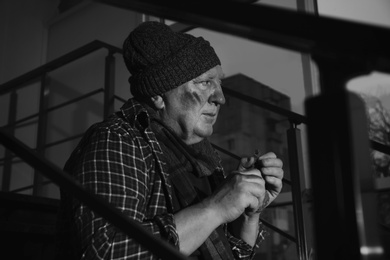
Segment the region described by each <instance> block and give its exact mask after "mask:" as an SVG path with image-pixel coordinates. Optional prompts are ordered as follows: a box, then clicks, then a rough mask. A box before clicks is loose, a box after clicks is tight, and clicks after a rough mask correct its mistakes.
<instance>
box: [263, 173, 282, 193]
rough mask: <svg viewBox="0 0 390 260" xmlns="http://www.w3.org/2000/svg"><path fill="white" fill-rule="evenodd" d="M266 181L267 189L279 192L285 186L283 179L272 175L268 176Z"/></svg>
mask: <svg viewBox="0 0 390 260" xmlns="http://www.w3.org/2000/svg"><path fill="white" fill-rule="evenodd" d="M264 179H265V182H266V183H267V186H266V187H267V190H268V191H270V192H273V191H276V192H277V193H279V192H280V191H281V190H282V188H283V182H282V180H281V179H279V178H276V177H272V176H266V177H265V178H264Z"/></svg>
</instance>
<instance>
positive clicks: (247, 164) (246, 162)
mask: <svg viewBox="0 0 390 260" xmlns="http://www.w3.org/2000/svg"><path fill="white" fill-rule="evenodd" d="M254 164H255V158H254V157H253V156H251V157H244V158H241V160H240V167H239V170H241V171H243V170H245V169H249V168H252V167H253V165H254Z"/></svg>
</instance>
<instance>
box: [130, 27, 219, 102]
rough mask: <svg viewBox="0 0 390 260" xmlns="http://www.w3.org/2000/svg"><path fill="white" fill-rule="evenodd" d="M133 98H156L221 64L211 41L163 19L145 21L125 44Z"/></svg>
mask: <svg viewBox="0 0 390 260" xmlns="http://www.w3.org/2000/svg"><path fill="white" fill-rule="evenodd" d="M123 58H124V61H125V64H126V67H127V69H128V70H129V72H130V73H131V77H130V78H129V82H130V90H131V93H132V94H133V96H134V97H141V98H145V97H153V96H156V95H160V94H163V93H165V92H167V91H169V90H171V89H174V88H176V87H178V86H180V85H182V84H184V83H186V82H188V81H190V80H192V79H194V78H196V77H198V76H200V75H201V74H203V73H205V72H206V71H208V70H209V69H211V68H213V67H215V66H217V65H221V62H220V60H219V58H218V56H217V55H216V53H215V51H214V49H213V47H211V45H210V43H209V42H208V41H206V40H205V39H203V38H202V37H194V36H192V35H189V34H186V33H180V32H174V31H172V30H171V28H170V27H169V26H167V25H165V24H163V23H160V22H155V21H152V22H144V23H142V24H141V25H139V26H138V27H137V28H136V29H134V30H133V31H132V32H131V33H130V35H129V36H128V37H127V38H126V40H125V42H124V43H123Z"/></svg>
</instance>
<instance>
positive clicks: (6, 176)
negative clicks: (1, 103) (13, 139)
mask: <svg viewBox="0 0 390 260" xmlns="http://www.w3.org/2000/svg"><path fill="white" fill-rule="evenodd" d="M17 102H18V94H17V93H16V91H15V90H13V91H11V94H10V102H9V112H8V127H7V130H8V133H9V134H12V135H13V134H14V133H15V121H16V106H17ZM12 158H13V153H12V152H11V151H10V150H9V149H7V148H5V154H4V167H3V179H2V185H1V190H2V191H5V192H8V191H9V190H10V184H11V172H12Z"/></svg>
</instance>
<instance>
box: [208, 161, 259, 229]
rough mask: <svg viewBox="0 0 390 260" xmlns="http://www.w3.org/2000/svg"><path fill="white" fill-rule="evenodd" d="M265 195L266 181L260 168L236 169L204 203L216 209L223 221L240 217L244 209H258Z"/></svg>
mask: <svg viewBox="0 0 390 260" xmlns="http://www.w3.org/2000/svg"><path fill="white" fill-rule="evenodd" d="M264 195H265V181H264V179H263V178H262V177H261V173H260V171H259V170H258V169H255V168H253V169H249V170H244V171H235V172H232V173H231V174H229V176H228V177H227V178H226V180H225V182H224V183H223V185H222V186H221V187H219V189H217V190H216V191H215V192H214V193H213V194H212V195H211V196H210V197H208V198H207V199H206V200H205V201H204V203H207V204H208V206H211V207H212V208H214V209H215V212H217V214H218V215H219V217H220V218H221V221H222V223H227V222H231V221H233V220H235V219H236V218H238V217H239V216H240V215H241V214H242V213H243V212H244V211H246V210H249V211H256V210H257V209H258V208H259V206H260V204H259V200H258V198H263V197H264Z"/></svg>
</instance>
